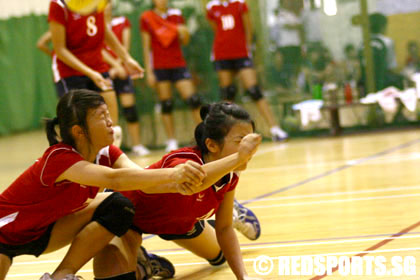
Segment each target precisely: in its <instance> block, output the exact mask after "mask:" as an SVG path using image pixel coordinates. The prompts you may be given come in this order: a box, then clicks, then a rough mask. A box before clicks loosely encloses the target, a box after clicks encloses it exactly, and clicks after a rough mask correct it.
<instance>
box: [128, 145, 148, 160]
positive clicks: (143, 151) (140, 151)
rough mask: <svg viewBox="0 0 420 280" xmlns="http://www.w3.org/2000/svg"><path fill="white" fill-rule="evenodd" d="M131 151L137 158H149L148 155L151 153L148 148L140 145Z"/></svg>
mask: <svg viewBox="0 0 420 280" xmlns="http://www.w3.org/2000/svg"><path fill="white" fill-rule="evenodd" d="M131 151H132V152H133V154H135V155H136V156H139V157H143V156H147V155H148V154H150V151H149V149H148V148H146V147H145V146H143V145H142V144H138V145H136V146H134V147H133V148H132V149H131Z"/></svg>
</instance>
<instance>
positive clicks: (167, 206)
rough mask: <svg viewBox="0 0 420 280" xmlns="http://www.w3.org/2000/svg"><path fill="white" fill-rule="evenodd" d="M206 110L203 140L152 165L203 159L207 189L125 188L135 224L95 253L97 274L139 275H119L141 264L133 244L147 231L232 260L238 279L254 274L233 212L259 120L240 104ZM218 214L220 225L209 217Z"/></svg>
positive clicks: (199, 135)
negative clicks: (158, 190) (155, 191)
mask: <svg viewBox="0 0 420 280" xmlns="http://www.w3.org/2000/svg"><path fill="white" fill-rule="evenodd" d="M201 116H202V118H203V122H201V123H200V124H199V125H198V126H197V128H196V130H195V138H196V141H197V146H196V147H189V148H182V149H178V150H175V151H173V152H171V153H169V154H167V155H165V156H164V157H163V158H162V159H161V160H160V161H159V162H157V163H155V164H152V165H151V166H150V167H149V168H151V169H159V168H166V167H176V166H178V165H179V164H182V163H184V162H186V161H187V160H192V161H194V162H196V163H198V164H200V165H202V167H203V169H204V170H205V171H206V174H207V175H206V177H205V178H204V180H203V183H202V191H201V192H199V193H196V194H194V195H190V196H181V195H177V194H158V195H154V194H146V193H144V192H141V191H130V192H122V193H123V194H124V195H125V196H126V197H128V198H129V199H130V200H131V201H132V202H133V204H134V205H135V207H136V214H135V217H134V221H133V226H132V229H133V230H129V231H128V233H127V234H126V235H125V236H124V237H123V239H119V238H115V239H114V240H113V241H112V242H111V243H110V245H108V246H107V247H105V249H104V250H102V252H101V253H99V254H98V255H96V256H95V260H94V263H95V266H94V273H95V276H96V277H98V278H97V279H115V280H122V279H127V280H135V279H136V278H118V276H115V275H126V274H124V273H128V272H129V271H134V270H135V266H136V255H135V252H136V251H135V250H133V248H134V249H135V248H138V247H139V246H140V244H141V242H142V238H141V234H142V233H153V234H157V235H159V236H160V237H161V238H163V239H165V240H172V241H174V242H175V243H177V244H178V245H180V246H182V247H184V248H186V249H187V250H190V251H191V252H193V253H194V254H196V255H197V256H200V257H202V258H204V259H206V260H208V261H209V263H210V264H211V265H215V266H217V265H221V264H223V263H224V262H225V260H227V261H228V263H229V266H230V267H231V269H232V271H233V273H234V274H235V276H236V277H237V279H251V278H249V277H248V276H247V273H246V271H245V267H244V263H243V261H242V256H241V252H240V248H239V243H238V240H237V237H236V234H235V232H234V230H233V226H232V212H233V205H234V196H235V188H236V185H237V183H238V180H239V171H242V170H245V169H246V166H247V163H248V161H249V160H250V158H251V157H252V155H253V154H254V153H255V151H256V150H257V147H258V145H259V143H260V141H261V136H259V135H257V134H254V133H253V132H254V122H253V121H252V120H251V118H250V116H249V114H248V113H247V112H246V111H245V110H244V109H242V108H241V107H239V106H238V105H236V104H229V103H219V104H213V105H210V106H203V107H202V108H201ZM213 214H215V215H216V221H215V228H213V227H211V226H209V225H208V223H207V221H206V219H208V218H209V217H210V216H212V215H213ZM116 248H118V249H116ZM107 277H108V278H107ZM137 279H142V278H137Z"/></svg>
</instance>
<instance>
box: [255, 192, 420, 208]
mask: <svg viewBox="0 0 420 280" xmlns="http://www.w3.org/2000/svg"><path fill="white" fill-rule="evenodd" d="M416 196H420V193H415V194H396V195H384V196H370V197H356V198H345V199H330V200H318V201H307V202H292V203H282V204H271V205H254V206H252V209H257V208H274V207H287V206H302V205H318V204H327V203H342V202H353V201H369V200H379V199H394V198H403V197H416Z"/></svg>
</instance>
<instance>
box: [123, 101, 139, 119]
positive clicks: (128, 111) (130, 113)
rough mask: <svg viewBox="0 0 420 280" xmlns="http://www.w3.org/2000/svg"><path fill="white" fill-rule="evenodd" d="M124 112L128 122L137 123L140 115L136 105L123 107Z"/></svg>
mask: <svg viewBox="0 0 420 280" xmlns="http://www.w3.org/2000/svg"><path fill="white" fill-rule="evenodd" d="M123 114H124V117H125V119H126V120H127V122H129V123H135V122H138V121H139V115H138V114H137V108H136V105H133V106H130V107H124V108H123Z"/></svg>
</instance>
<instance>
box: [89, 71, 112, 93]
mask: <svg viewBox="0 0 420 280" xmlns="http://www.w3.org/2000/svg"><path fill="white" fill-rule="evenodd" d="M89 78H90V79H91V80H92V81H93V82H94V83H95V85H96V86H97V87H98V88H100V89H101V90H102V91H107V90H112V82H111V80H109V79H105V78H104V77H102V75H101V74H100V73H98V72H96V71H93V72H92V73H91V74H90V75H89Z"/></svg>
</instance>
